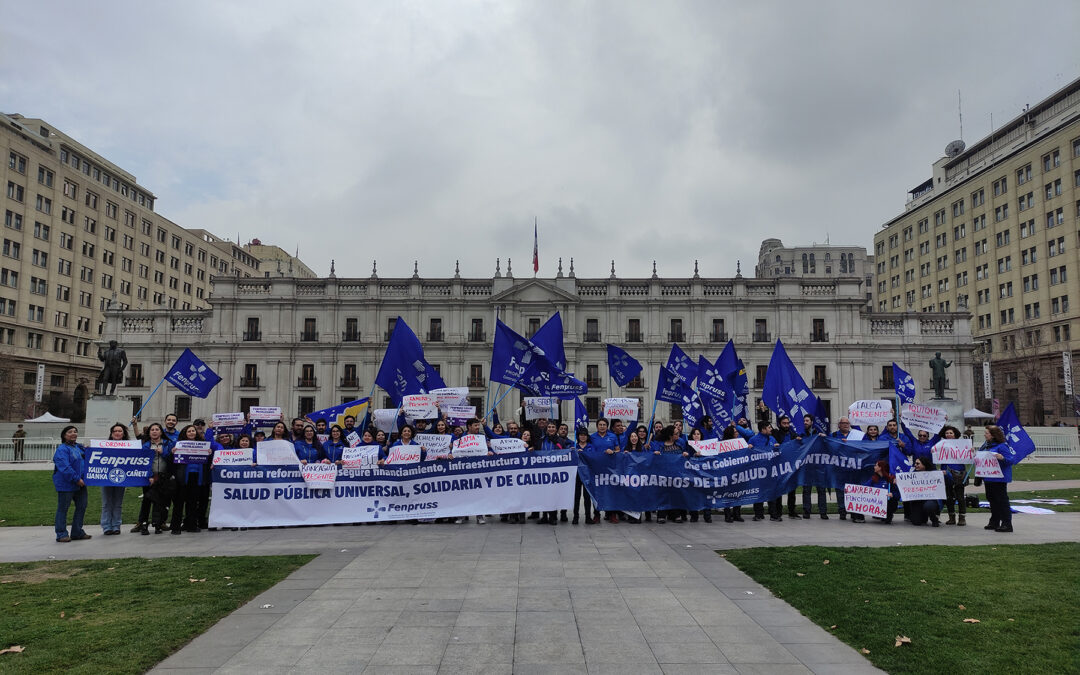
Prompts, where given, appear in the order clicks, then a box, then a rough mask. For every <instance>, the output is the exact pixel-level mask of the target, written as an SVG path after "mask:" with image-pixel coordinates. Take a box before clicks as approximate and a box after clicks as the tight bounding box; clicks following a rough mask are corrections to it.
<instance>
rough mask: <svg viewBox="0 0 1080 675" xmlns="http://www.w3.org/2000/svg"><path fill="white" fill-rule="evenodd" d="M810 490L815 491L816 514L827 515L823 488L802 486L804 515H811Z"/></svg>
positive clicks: (827, 510) (826, 503) (827, 509)
mask: <svg viewBox="0 0 1080 675" xmlns="http://www.w3.org/2000/svg"><path fill="white" fill-rule="evenodd" d="M811 490H817V507H818V513H828V512H829V508H828V502H827V501H826V499H825V488H823V487H812V486H810V485H804V486H803V489H802V510H803V513H804V514H806V515H810V513H811V503H810V495H811Z"/></svg>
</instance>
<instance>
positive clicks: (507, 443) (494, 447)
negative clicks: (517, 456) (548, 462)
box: [488, 438, 525, 455]
mask: <svg viewBox="0 0 1080 675" xmlns="http://www.w3.org/2000/svg"><path fill="white" fill-rule="evenodd" d="M488 443H490V444H491V451H492V452H494V453H495V454H496V455H509V454H513V453H515V452H525V441H523V440H521V439H520V438H493V439H491V440H490V441H488Z"/></svg>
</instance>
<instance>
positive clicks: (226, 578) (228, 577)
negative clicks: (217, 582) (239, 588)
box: [222, 577, 232, 579]
mask: <svg viewBox="0 0 1080 675" xmlns="http://www.w3.org/2000/svg"><path fill="white" fill-rule="evenodd" d="M222 579H232V577H222Z"/></svg>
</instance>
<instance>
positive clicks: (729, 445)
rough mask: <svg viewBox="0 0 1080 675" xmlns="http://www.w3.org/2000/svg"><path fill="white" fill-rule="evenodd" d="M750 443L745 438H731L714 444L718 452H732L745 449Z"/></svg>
mask: <svg viewBox="0 0 1080 675" xmlns="http://www.w3.org/2000/svg"><path fill="white" fill-rule="evenodd" d="M749 447H750V444H749V443H747V442H746V439H745V438H732V439H730V440H726V441H720V442H718V443H717V444H716V450H717V451H718V452H732V451H734V450H745V449H746V448H749Z"/></svg>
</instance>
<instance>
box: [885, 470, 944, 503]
mask: <svg viewBox="0 0 1080 675" xmlns="http://www.w3.org/2000/svg"><path fill="white" fill-rule="evenodd" d="M896 487H898V488H900V498H901V499H903V500H904V501H905V502H910V501H919V500H921V499H945V476H944V475H942V473H941V472H940V471H901V472H900V473H898V474H896Z"/></svg>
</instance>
